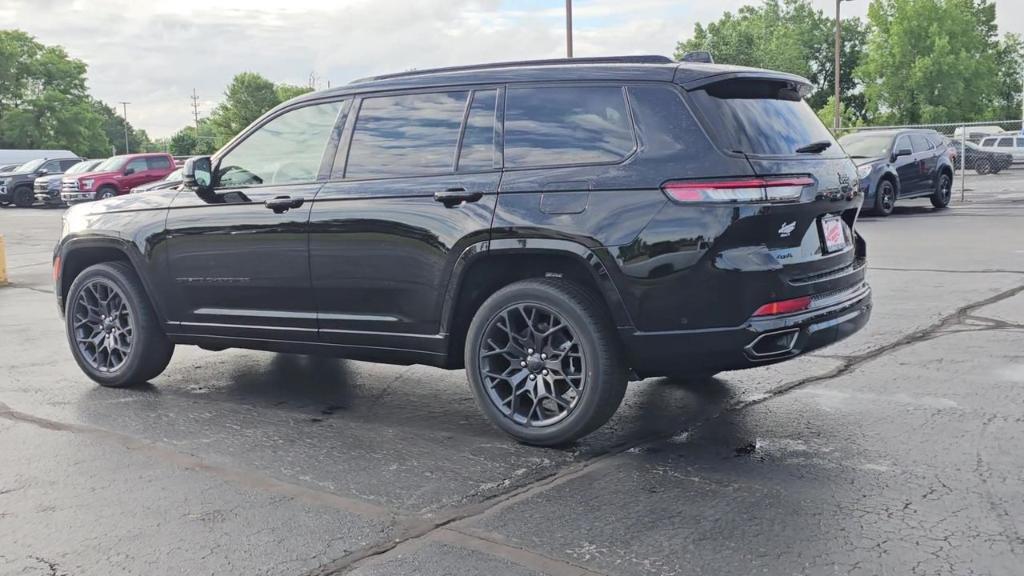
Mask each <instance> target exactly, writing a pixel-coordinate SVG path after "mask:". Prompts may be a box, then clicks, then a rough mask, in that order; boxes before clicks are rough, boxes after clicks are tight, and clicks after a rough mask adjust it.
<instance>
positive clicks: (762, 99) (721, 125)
mask: <svg viewBox="0 0 1024 576" xmlns="http://www.w3.org/2000/svg"><path fill="white" fill-rule="evenodd" d="M690 96H691V98H692V99H693V101H694V103H695V104H696V106H697V108H698V109H699V110H700V113H701V116H703V120H704V124H705V125H706V126H707V127H708V128H709V130H708V131H709V132H711V135H712V137H714V138H715V140H717V141H718V143H719V145H720V146H721V147H722V148H723V149H724V150H728V151H731V152H739V153H742V154H752V155H771V156H776V155H784V156H786V155H793V154H796V153H797V152H796V150H797V148H800V147H803V146H807V145H808V144H811V143H813V142H821V141H825V142H830V143H832V146H831V147H830V148H828V149H827V150H825V151H824V152H822V153H821V154H822V155H829V156H835V155H841V154H842V151H841V150H840V149H839V146H836V145H835V139H834V138H833V137H832V133H831V132H829V131H828V129H827V128H825V126H824V125H823V124H822V123H821V120H819V119H818V117H817V115H815V113H814V111H813V110H811V107H810V106H808V105H807V103H806V102H804V101H803V99H802V98H801V97H800V93H799V92H798V91H797V90H796V88H795V87H794V86H793V85H792V84H791V83H789V82H778V81H767V80H746V79H744V80H726V81H723V82H717V83H715V84H712V85H711V86H708V87H706V88H704V89H701V90H694V91H692V92H690Z"/></svg>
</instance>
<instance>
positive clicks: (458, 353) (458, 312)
mask: <svg viewBox="0 0 1024 576" xmlns="http://www.w3.org/2000/svg"><path fill="white" fill-rule="evenodd" d="M554 275H559V277H563V278H567V279H569V280H573V281H575V282H577V283H579V284H580V285H582V286H583V287H584V288H586V289H588V290H591V291H592V292H593V293H595V294H596V295H597V296H599V297H600V301H601V302H603V303H604V305H605V307H606V309H607V310H608V313H609V315H610V316H611V318H612V320H613V322H614V323H615V325H616V326H632V321H631V320H630V318H629V315H628V313H627V311H626V308H625V305H624V304H623V302H622V298H621V296H620V295H619V292H618V289H617V288H616V287H615V284H614V283H613V282H612V279H611V276H610V275H609V272H608V268H607V267H606V266H605V264H604V262H603V261H602V260H601V258H600V257H599V256H598V255H597V254H596V253H595V252H594V251H593V250H591V249H590V248H588V247H586V246H584V245H582V244H579V243H577V242H573V241H571V240H561V239H550V238H515V239H511V238H509V239H500V240H493V241H490V242H481V243H479V244H476V245H473V246H470V247H469V248H467V249H466V250H464V251H463V252H462V254H461V255H460V256H459V259H458V261H457V262H456V264H455V267H454V268H453V270H452V277H451V280H450V282H449V283H448V290H447V292H446V294H445V301H444V306H443V313H442V326H441V332H442V333H445V334H447V335H448V354H447V357H448V365H449V367H450V368H461V367H462V363H463V354H462V348H463V346H464V345H465V338H466V330H467V329H468V328H469V322H470V321H471V320H472V318H473V314H474V313H475V311H476V310H477V309H478V308H479V306H480V304H482V303H483V301H484V300H486V299H487V298H488V297H489V296H490V295H491V294H493V293H494V292H496V291H497V290H499V289H500V288H502V287H504V286H507V285H509V284H511V283H513V282H517V281H519V280H526V279H529V278H545V277H551V276H554Z"/></svg>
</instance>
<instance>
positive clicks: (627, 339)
mask: <svg viewBox="0 0 1024 576" xmlns="http://www.w3.org/2000/svg"><path fill="white" fill-rule="evenodd" d="M870 317H871V288H870V286H868V284H867V283H863V284H860V285H858V286H856V287H854V288H852V289H851V290H849V291H844V293H843V294H840V295H834V296H829V297H828V298H827V299H823V303H822V305H821V306H820V307H818V308H815V309H813V310H809V311H806V312H800V313H797V314H788V315H781V316H773V317H767V318H758V319H751V320H750V321H748V322H747V323H745V324H744V325H742V326H737V327H731V328H712V329H704V330H682V331H673V332H636V331H633V330H632V329H625V330H623V331H622V332H620V337H621V339H622V342H623V345H624V346H625V349H626V355H627V359H628V360H629V363H630V366H631V367H632V368H633V370H634V371H635V372H636V373H637V374H639V375H640V376H642V377H649V376H664V375H670V374H687V373H694V374H696V373H707V372H720V371H723V370H739V369H742V368H753V367H755V366H764V365H767V364H774V363H777V362H782V361H785V360H789V359H791V358H795V357H797V356H799V355H801V354H805V353H807V352H811V351H813V350H817V349H819V348H823V347H825V346H828V345H830V344H834V343H836V342H839V341H840V340H842V339H844V338H846V337H848V336H850V335H852V334H854V333H856V332H857V331H858V330H860V329H861V328H863V327H864V325H865V324H867V322H868V319H869V318H870ZM776 337H777V338H776Z"/></svg>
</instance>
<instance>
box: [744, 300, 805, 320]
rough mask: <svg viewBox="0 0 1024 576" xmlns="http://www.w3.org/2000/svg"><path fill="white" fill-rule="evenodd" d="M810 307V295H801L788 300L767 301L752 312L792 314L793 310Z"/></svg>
mask: <svg viewBox="0 0 1024 576" xmlns="http://www.w3.org/2000/svg"><path fill="white" fill-rule="evenodd" d="M810 307H811V297H810V296H801V297H800V298H791V299H789V300H779V301H778V302H769V303H767V304H765V305H764V306H761V307H760V308H758V309H757V310H756V311H755V312H754V316H775V315H778V314H792V313H793V312H802V311H804V310H807V309H808V308H810Z"/></svg>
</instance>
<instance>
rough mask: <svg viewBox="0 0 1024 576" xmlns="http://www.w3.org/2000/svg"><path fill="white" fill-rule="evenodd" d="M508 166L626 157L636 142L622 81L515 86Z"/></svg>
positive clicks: (508, 122)
mask: <svg viewBox="0 0 1024 576" xmlns="http://www.w3.org/2000/svg"><path fill="white" fill-rule="evenodd" d="M504 144H505V146H504V151H505V167H506V168H525V167H538V166H557V165H568V164H594V163H608V162H620V161H622V160H623V159H625V158H626V157H627V156H629V155H630V154H631V153H632V152H633V149H634V148H635V147H636V138H635V137H634V135H633V124H632V121H631V120H630V118H629V113H628V112H627V111H626V100H625V97H624V95H623V91H622V87H620V86H546V87H533V88H510V89H509V90H508V91H507V93H506V96H505V141H504Z"/></svg>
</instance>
